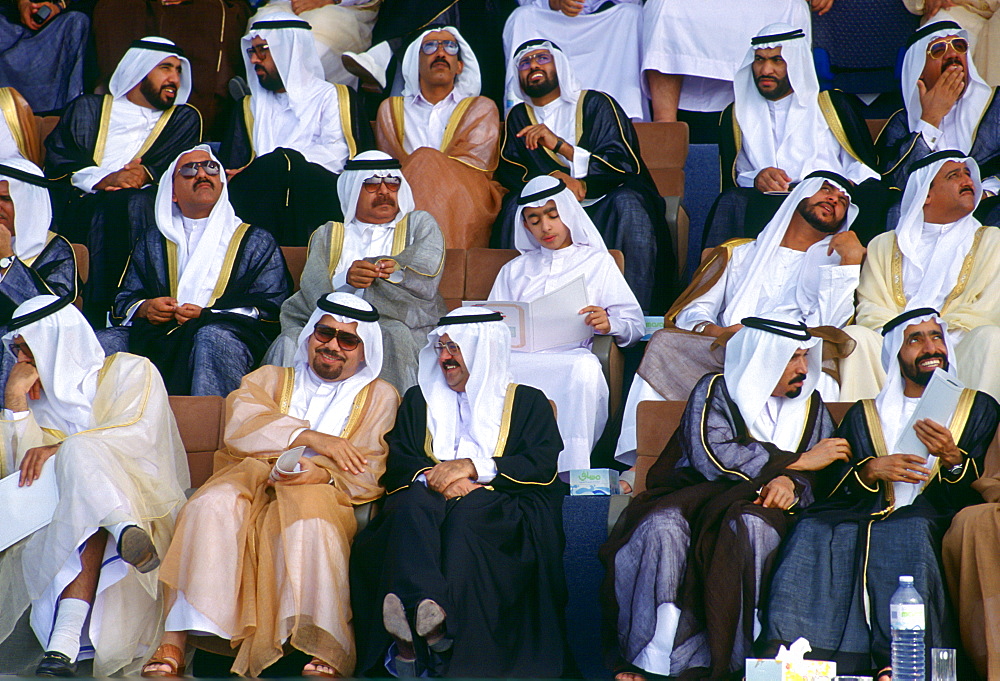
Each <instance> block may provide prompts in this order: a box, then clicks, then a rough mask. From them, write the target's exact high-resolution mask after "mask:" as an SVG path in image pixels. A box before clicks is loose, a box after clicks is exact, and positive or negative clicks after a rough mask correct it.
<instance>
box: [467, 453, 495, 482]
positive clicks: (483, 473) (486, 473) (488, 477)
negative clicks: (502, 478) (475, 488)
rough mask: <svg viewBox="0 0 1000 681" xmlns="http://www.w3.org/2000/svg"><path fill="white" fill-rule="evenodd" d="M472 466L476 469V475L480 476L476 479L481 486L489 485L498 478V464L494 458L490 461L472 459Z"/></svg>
mask: <svg viewBox="0 0 1000 681" xmlns="http://www.w3.org/2000/svg"><path fill="white" fill-rule="evenodd" d="M471 461H472V465H473V466H475V467H476V473H477V474H478V475H479V477H478V478H476V482H478V483H479V484H480V485H488V484H490V483H491V482H493V478H495V477H497V462H496V461H494V460H493V459H492V458H490V459H471Z"/></svg>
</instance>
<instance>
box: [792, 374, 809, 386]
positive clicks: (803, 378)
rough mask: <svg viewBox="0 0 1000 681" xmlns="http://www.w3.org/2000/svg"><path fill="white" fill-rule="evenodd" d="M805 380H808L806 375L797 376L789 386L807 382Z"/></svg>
mask: <svg viewBox="0 0 1000 681" xmlns="http://www.w3.org/2000/svg"><path fill="white" fill-rule="evenodd" d="M805 380H806V375H805V374H796V375H795V376H794V377H793V378H792V380H790V381H789V382H788V383H789V384H792V383H801V382H802V381H805Z"/></svg>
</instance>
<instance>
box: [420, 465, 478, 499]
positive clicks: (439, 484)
mask: <svg viewBox="0 0 1000 681" xmlns="http://www.w3.org/2000/svg"><path fill="white" fill-rule="evenodd" d="M424 475H425V476H426V478H427V486H428V487H429V488H431V489H432V490H434V491H435V492H439V493H441V494H444V491H445V490H446V489H448V487H449V486H451V483H453V482H455V481H456V480H461V479H462V478H466V479H468V480H474V479H475V478H478V477H479V472H478V471H476V466H475V464H473V463H472V459H453V460H451V461H442V462H441V463H439V464H438V465H436V466H434V468H432V469H430V470H429V471H426V472H425V473H424Z"/></svg>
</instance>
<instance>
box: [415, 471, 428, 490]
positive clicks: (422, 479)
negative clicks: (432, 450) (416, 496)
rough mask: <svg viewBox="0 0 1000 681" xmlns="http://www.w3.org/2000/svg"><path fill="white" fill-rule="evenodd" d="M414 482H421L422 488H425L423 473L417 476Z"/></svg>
mask: <svg viewBox="0 0 1000 681" xmlns="http://www.w3.org/2000/svg"><path fill="white" fill-rule="evenodd" d="M415 482H422V483H424V487H426V486H427V476H426V475H424V474H423V473H421V474H420V475H418V476H417V479H416V480H415Z"/></svg>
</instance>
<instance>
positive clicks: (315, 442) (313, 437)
mask: <svg viewBox="0 0 1000 681" xmlns="http://www.w3.org/2000/svg"><path fill="white" fill-rule="evenodd" d="M301 445H304V446H306V447H308V448H309V449H311V450H313V451H314V452H316V453H317V454H320V455H322V456H325V457H326V458H328V459H330V460H331V461H333V463H335V464H336V465H337V468H339V469H340V470H342V471H346V472H350V473H353V474H354V475H358V474H360V473H363V472H364V471H365V466H367V465H368V459H366V458H365V457H364V456H362V454H361V452H359V451H358V449H357V448H356V447H355V446H354V445H352V444H351V443H350V442H349V441H348V440H345V439H344V438H342V437H337V436H336V435H329V434H327V433H321V432H319V431H316V430H305V431H302V432H301V433H300V434H299V436H298V437H297V438H295V441H294V442H292V444H291V446H292V447H299V446H301Z"/></svg>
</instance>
